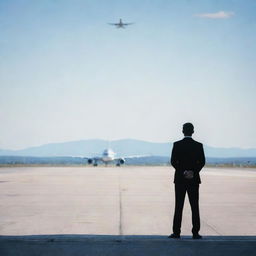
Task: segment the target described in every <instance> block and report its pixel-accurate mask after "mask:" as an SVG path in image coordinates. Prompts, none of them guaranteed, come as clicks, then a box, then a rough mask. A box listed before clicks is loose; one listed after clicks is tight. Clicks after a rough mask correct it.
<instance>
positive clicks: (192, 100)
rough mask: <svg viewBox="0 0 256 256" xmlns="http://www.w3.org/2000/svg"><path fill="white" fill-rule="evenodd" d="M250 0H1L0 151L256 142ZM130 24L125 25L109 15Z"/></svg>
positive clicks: (255, 25) (255, 48)
mask: <svg viewBox="0 0 256 256" xmlns="http://www.w3.org/2000/svg"><path fill="white" fill-rule="evenodd" d="M255 13H256V1H254V0H247V1H244V0H222V1H220V0H211V1H210V0H187V1H185V0H179V1H178V0H177V1H174V0H173V1H169V0H140V1H138V0H137V1H135V0H129V1H123V0H119V1H116V0H108V1H104V0H83V1H82V0H72V1H71V0H69V1H65V0H44V1H33V0H8V1H7V0H0V92H1V93H0V120H1V125H0V149H21V148H26V147H29V146H38V145H41V144H46V143H52V142H66V141H72V140H81V139H94V138H101V139H106V140H116V139H122V138H134V139H140V140H146V141H152V142H169V141H170V142H172V141H175V140H179V139H180V138H182V133H181V129H182V124H183V123H185V122H192V123H193V124H194V126H195V134H194V137H195V139H196V140H199V141H201V142H203V143H204V144H206V145H209V146H215V147H242V148H252V147H254V148H255V147H256V136H255V131H256V118H255V116H256V108H255V107H256V103H255V95H256V73H255V67H256V33H255V31H256V30H255V29H256V15H255ZM119 18H122V19H123V21H124V22H134V24H133V25H131V26H129V27H127V28H126V29H116V28H115V27H113V26H110V25H109V24H108V23H112V22H117V21H118V20H119Z"/></svg>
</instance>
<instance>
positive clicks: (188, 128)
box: [182, 123, 194, 136]
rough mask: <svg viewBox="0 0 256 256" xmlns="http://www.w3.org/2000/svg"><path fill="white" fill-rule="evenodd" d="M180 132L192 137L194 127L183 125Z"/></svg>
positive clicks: (188, 124)
mask: <svg viewBox="0 0 256 256" xmlns="http://www.w3.org/2000/svg"><path fill="white" fill-rule="evenodd" d="M182 132H183V133H184V135H185V136H192V134H193V133H194V126H193V124H191V123H185V124H183V130H182Z"/></svg>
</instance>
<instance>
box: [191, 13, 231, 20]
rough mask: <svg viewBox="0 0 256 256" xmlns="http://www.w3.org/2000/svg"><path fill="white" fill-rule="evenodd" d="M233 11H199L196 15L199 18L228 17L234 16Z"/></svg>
mask: <svg viewBox="0 0 256 256" xmlns="http://www.w3.org/2000/svg"><path fill="white" fill-rule="evenodd" d="M234 15H235V13H234V12H225V11H219V12H213V13H199V14H196V15H195V16H196V17H199V18H206V19H228V18H231V17H232V16H234Z"/></svg>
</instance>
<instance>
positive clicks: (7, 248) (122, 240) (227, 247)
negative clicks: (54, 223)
mask: <svg viewBox="0 0 256 256" xmlns="http://www.w3.org/2000/svg"><path fill="white" fill-rule="evenodd" d="M0 255H1V256H9V255H15V256H19V255H20V256H23V255H24V256H25V255H26V256H30V255H33V256H41V255H42V256H48V255H49V256H52V255H54V256H57V255H62V256H66V255H68V256H70V255H72V256H80V255H81V256H82V255H83V256H85V255H93V256H97V255H104V256H110V255H111V256H112V255H118V256H126V255H127V256H128V255H129V256H130V255H133V256H137V255H138V256H143V255H147V256H151V255H155V256H165V255H166V256H167V255H168V256H170V255H172V256H194V255H197V256H198V255H200V256H201V255H202V256H203V255H207V256H213V255H214V256H222V255H223V256H224V255H225V256H229V255H232V256H236V255H239V256H240V255H248V256H250V255H256V236H204V238H203V239H202V240H193V239H192V238H191V237H190V236H182V237H181V239H169V238H167V236H153V235H140V236H138V235H123V236H119V235H77V234H74V235H72V234H66V235H65V234H63V235H57V234H56V235H24V236H0Z"/></svg>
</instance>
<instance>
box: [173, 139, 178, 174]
mask: <svg viewBox="0 0 256 256" xmlns="http://www.w3.org/2000/svg"><path fill="white" fill-rule="evenodd" d="M171 164H172V166H173V167H174V168H175V169H176V170H177V169H179V159H178V152H177V145H176V144H175V143H174V144H173V147H172V156H171Z"/></svg>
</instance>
